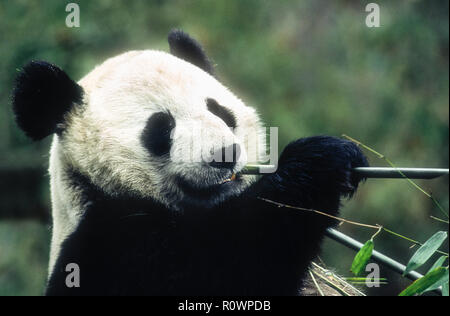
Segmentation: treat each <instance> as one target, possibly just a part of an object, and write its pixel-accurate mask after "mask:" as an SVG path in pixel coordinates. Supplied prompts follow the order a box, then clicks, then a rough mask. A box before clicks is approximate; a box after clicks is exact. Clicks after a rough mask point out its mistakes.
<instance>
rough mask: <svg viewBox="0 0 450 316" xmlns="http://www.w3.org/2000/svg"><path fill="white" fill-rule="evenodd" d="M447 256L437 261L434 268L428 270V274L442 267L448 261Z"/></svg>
mask: <svg viewBox="0 0 450 316" xmlns="http://www.w3.org/2000/svg"><path fill="white" fill-rule="evenodd" d="M447 258H448V257H447V256H442V257H440V258H439V259H437V260H436V262H435V263H434V264H433V266H432V267H431V268H430V270H428V272H431V271H433V270H435V269H437V268H440V267H442V265H443V264H444V262H445V260H447Z"/></svg>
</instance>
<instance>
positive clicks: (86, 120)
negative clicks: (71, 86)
mask: <svg viewBox="0 0 450 316" xmlns="http://www.w3.org/2000/svg"><path fill="white" fill-rule="evenodd" d="M79 84H80V85H81V86H82V87H83V89H84V92H85V95H84V100H83V104H82V105H79V106H75V107H74V109H73V110H72V111H71V112H70V113H68V115H66V122H65V123H64V128H65V131H64V134H63V136H62V137H58V136H55V137H54V140H53V145H52V149H51V158H50V175H51V189H52V204H53V225H54V227H53V237H52V246H51V260H50V271H51V269H52V267H53V265H54V263H55V260H56V257H57V255H58V252H59V248H60V245H61V242H62V241H63V240H64V239H65V238H66V237H67V235H68V234H70V233H71V232H72V231H73V229H74V228H75V227H76V225H77V223H78V220H79V218H80V215H81V214H82V212H83V205H81V199H80V192H77V191H76V190H75V189H74V188H73V186H71V185H70V183H69V179H67V173H66V170H68V168H72V169H74V170H77V171H78V172H80V173H81V174H83V175H84V176H86V177H88V178H89V179H90V180H91V181H92V183H93V184H95V185H96V186H98V187H99V188H102V189H103V190H104V191H105V192H106V193H107V194H110V195H115V194H117V193H121V192H132V193H134V194H136V195H137V196H141V197H151V198H154V199H156V200H157V201H159V202H161V203H164V204H166V205H167V206H168V207H169V208H171V209H174V210H176V209H179V208H180V203H179V202H180V201H182V200H183V199H185V195H184V193H183V192H182V191H181V190H180V188H179V187H178V186H177V183H176V182H175V181H174V179H175V177H177V176H182V177H183V178H184V179H186V180H187V181H189V182H192V183H193V184H195V185H197V186H198V187H208V186H209V185H216V184H218V183H220V182H222V181H223V180H225V179H226V178H227V177H229V175H225V174H223V172H222V173H221V172H219V171H217V170H214V169H213V168H209V167H208V168H206V167H205V164H204V163H203V162H202V161H201V158H202V156H201V155H202V154H203V155H205V153H206V155H207V154H208V153H211V152H212V151H213V150H214V148H221V147H222V146H223V145H224V144H225V145H229V144H233V143H238V144H239V145H240V146H241V151H242V153H241V158H240V160H239V162H238V163H237V165H236V168H235V170H234V171H235V172H238V171H239V170H240V169H242V167H243V166H244V165H245V164H246V163H247V161H246V159H247V157H249V156H250V157H252V156H254V154H255V153H258V154H264V152H265V147H264V144H263V142H262V140H263V139H264V137H265V136H264V135H262V134H261V123H260V121H259V118H258V115H257V113H256V112H255V110H254V109H253V108H250V107H247V106H246V105H245V104H244V103H243V102H242V101H241V100H239V99H238V98H237V97H236V96H234V95H233V94H232V93H231V92H230V91H229V90H228V89H227V88H225V87H224V86H223V85H222V84H221V83H219V82H218V81H217V80H216V79H215V78H214V77H212V76H210V75H209V74H207V73H206V72H204V71H202V70H201V69H199V68H197V67H196V66H194V65H192V64H190V63H188V62H185V61H183V60H181V59H178V58H176V57H174V56H172V55H170V54H167V53H164V52H159V51H132V52H128V53H125V54H122V55H120V56H117V57H114V58H111V59H109V60H107V61H106V62H104V63H103V64H102V65H100V66H98V67H96V68H95V69H94V70H93V71H92V72H91V73H89V74H88V75H87V76H85V77H84V78H83V79H81V80H80V81H79ZM207 98H212V99H215V100H216V101H217V102H218V103H219V104H220V105H222V106H224V107H226V108H228V109H229V110H231V111H232V112H233V113H234V116H235V117H236V120H237V129H236V130H235V131H234V133H233V131H231V130H230V129H229V128H228V127H227V126H226V124H225V122H223V121H222V120H221V119H220V118H218V117H217V116H215V115H214V114H212V113H211V112H209V111H208V109H207V106H206V99H207ZM161 111H165V112H167V111H170V113H171V115H172V116H173V117H174V119H175V122H176V127H175V130H174V131H173V145H172V148H171V153H170V155H171V158H172V159H171V160H167V159H162V158H161V157H153V156H152V155H151V154H150V153H149V151H148V150H147V149H146V148H144V147H143V145H142V143H141V134H142V131H143V130H144V128H145V126H146V123H147V120H148V119H149V117H150V116H151V115H152V114H153V113H156V112H161ZM199 126H201V130H202V132H204V134H203V135H201V136H199V135H193V131H194V130H195V129H196V128H194V127H199ZM247 134H250V135H253V137H254V138H255V139H256V141H250V142H248V143H247V142H246V141H245V135H247ZM223 142H224V144H223ZM193 147H197V148H196V150H191V149H192V148H193ZM186 152H190V155H191V156H192V157H191V158H192V160H193V161H191V162H186V161H183V158H185V157H184V156H185V153H186ZM249 153H250V154H249ZM180 158H182V159H180ZM180 160H182V161H180ZM252 181H253V177H250V176H244V180H243V182H242V183H241V184H239V185H238V184H236V185H233V184H231V185H227V189H224V192H222V193H221V194H220V195H218V196H212V197H211V199H210V201H206V202H205V203H209V204H210V205H214V204H217V203H219V202H221V201H223V200H225V199H227V198H228V197H230V196H232V195H236V194H239V193H240V192H242V190H244V189H245V188H246V187H247V186H248V185H249V184H250V183H251V182H252Z"/></svg>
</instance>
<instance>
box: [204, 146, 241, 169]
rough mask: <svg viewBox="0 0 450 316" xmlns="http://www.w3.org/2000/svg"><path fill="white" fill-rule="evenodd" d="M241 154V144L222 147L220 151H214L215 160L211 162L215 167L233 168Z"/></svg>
mask: <svg viewBox="0 0 450 316" xmlns="http://www.w3.org/2000/svg"><path fill="white" fill-rule="evenodd" d="M240 155H241V147H240V146H239V144H233V145H230V146H228V147H222V148H221V149H220V151H219V152H214V160H213V161H211V162H210V163H209V165H210V166H211V167H213V168H219V169H233V168H234V167H235V166H236V163H237V161H238V160H239V157H240Z"/></svg>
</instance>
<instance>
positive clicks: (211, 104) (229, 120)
mask: <svg viewBox="0 0 450 316" xmlns="http://www.w3.org/2000/svg"><path fill="white" fill-rule="evenodd" d="M206 106H207V107H208V111H209V112H211V113H212V114H214V115H216V116H218V117H220V118H221V119H222V120H223V121H224V122H225V124H227V126H228V127H231V128H235V127H236V118H235V117H234V115H233V112H231V111H230V110H229V109H227V108H225V107H223V106H221V105H220V104H219V103H217V101H216V100H214V99H209V98H208V99H206Z"/></svg>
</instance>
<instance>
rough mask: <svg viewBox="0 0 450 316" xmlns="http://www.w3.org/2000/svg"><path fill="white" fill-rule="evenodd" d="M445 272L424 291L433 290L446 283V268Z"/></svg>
mask: <svg viewBox="0 0 450 316" xmlns="http://www.w3.org/2000/svg"><path fill="white" fill-rule="evenodd" d="M446 270H447V273H445V274H444V275H443V276H442V277H441V278H440V279H439V280H437V281H436V282H435V283H434V284H433V285H431V286H430V287H429V288H427V289H426V290H425V291H424V292H429V291H434V290H436V289H438V288H440V287H441V286H443V285H444V284H445V283H448V269H446Z"/></svg>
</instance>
